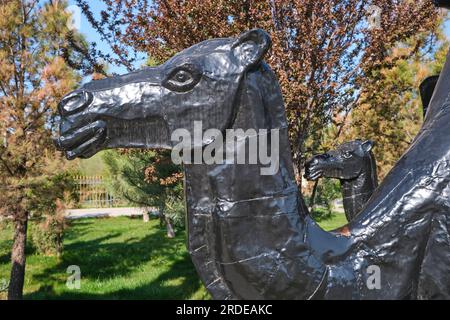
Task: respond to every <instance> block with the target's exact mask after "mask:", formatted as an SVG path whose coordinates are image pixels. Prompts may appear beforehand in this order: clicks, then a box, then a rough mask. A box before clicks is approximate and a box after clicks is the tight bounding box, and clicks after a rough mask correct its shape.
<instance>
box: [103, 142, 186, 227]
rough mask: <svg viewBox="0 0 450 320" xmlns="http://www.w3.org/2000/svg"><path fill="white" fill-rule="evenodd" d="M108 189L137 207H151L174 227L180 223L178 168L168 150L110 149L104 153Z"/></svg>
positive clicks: (180, 199) (180, 187)
mask: <svg viewBox="0 0 450 320" xmlns="http://www.w3.org/2000/svg"><path fill="white" fill-rule="evenodd" d="M103 160H104V162H105V165H106V168H107V176H106V183H107V187H108V188H109V189H110V192H111V193H113V194H115V195H117V196H119V197H121V198H123V199H126V200H127V201H129V202H130V203H131V204H133V205H137V206H141V207H149V208H150V207H154V208H157V209H158V210H159V211H160V213H162V214H164V215H165V216H166V217H169V218H170V219H171V221H172V222H174V223H176V225H177V226H180V227H182V226H183V224H184V210H183V208H184V203H183V184H182V181H181V177H182V174H181V167H180V166H177V165H174V164H173V163H172V161H171V160H170V152H169V151H152V150H149V151H142V150H129V151H126V152H123V151H117V150H110V151H107V152H105V153H104V155H103Z"/></svg>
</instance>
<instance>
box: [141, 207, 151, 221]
mask: <svg viewBox="0 0 450 320" xmlns="http://www.w3.org/2000/svg"><path fill="white" fill-rule="evenodd" d="M142 221H144V223H147V222H149V221H150V215H149V214H148V210H143V211H142Z"/></svg>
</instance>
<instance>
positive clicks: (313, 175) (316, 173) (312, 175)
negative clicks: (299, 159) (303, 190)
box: [304, 166, 323, 181]
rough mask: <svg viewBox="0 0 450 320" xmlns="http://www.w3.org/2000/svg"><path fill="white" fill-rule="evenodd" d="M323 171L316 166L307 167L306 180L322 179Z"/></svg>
mask: <svg viewBox="0 0 450 320" xmlns="http://www.w3.org/2000/svg"><path fill="white" fill-rule="evenodd" d="M322 175H323V171H322V170H321V169H319V168H317V167H314V166H306V168H305V175H304V177H305V179H306V180H312V181H314V180H317V179H319V178H320V177H322Z"/></svg>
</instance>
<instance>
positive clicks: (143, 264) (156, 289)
mask: <svg viewBox="0 0 450 320" xmlns="http://www.w3.org/2000/svg"><path fill="white" fill-rule="evenodd" d="M92 223H93V222H90V221H86V222H84V221H83V222H81V223H80V222H77V226H76V228H75V230H73V231H72V230H71V232H70V233H69V234H68V235H67V239H76V238H77V237H79V236H80V234H83V233H85V232H86V231H87V228H89V226H90V224H92ZM152 231H154V232H153V233H151V234H148V235H146V236H144V237H134V236H133V237H131V238H128V239H127V240H121V239H115V238H119V237H120V236H121V235H122V233H121V232H116V231H114V232H113V233H111V234H107V235H104V236H100V237H98V238H95V239H92V240H89V241H81V240H79V241H75V242H71V243H69V244H67V245H66V246H65V247H64V253H63V256H62V257H61V259H60V260H59V262H58V263H57V264H56V265H54V266H52V267H49V268H47V269H44V270H43V271H42V272H40V273H38V274H34V275H33V280H35V281H36V282H37V283H39V285H40V287H39V289H38V290H37V291H34V292H33V293H30V294H28V295H26V299H186V298H189V297H191V296H192V295H193V294H194V293H195V292H197V291H198V290H199V289H200V287H201V286H202V284H201V282H200V280H199V278H198V276H197V274H196V272H195V269H194V267H193V264H192V262H191V259H190V257H189V255H188V254H187V252H186V251H184V250H183V251H181V249H180V248H182V247H181V246H184V245H185V237H184V233H181V232H180V234H179V235H178V236H177V237H176V238H175V239H170V240H169V239H167V238H166V236H165V231H164V230H159V229H156V230H152ZM70 265H77V266H79V267H80V269H81V272H82V283H83V281H85V282H84V283H87V282H90V283H91V284H92V283H95V282H98V284H100V285H101V284H102V282H103V284H104V283H105V282H108V281H109V280H112V279H115V278H119V277H122V278H123V282H120V283H119V284H117V285H115V287H117V289H115V288H111V289H110V288H108V289H107V290H102V289H100V290H98V291H99V292H101V291H107V293H104V294H101V293H94V292H95V291H97V290H90V291H92V292H83V291H77V290H69V289H67V288H65V286H64V283H65V280H66V278H67V276H68V275H67V274H66V270H67V267H68V266H70ZM142 268H151V269H152V268H155V269H157V268H160V269H161V270H162V271H161V274H160V275H159V276H157V278H156V279H153V280H149V282H148V283H145V280H142V282H143V283H142V282H141V281H139V280H140V279H139V278H138V279H136V275H134V276H133V275H132V273H133V272H140V270H141V269H142ZM128 279H130V280H129V281H131V279H132V281H133V282H134V283H135V282H137V285H136V286H133V285H131V283H130V285H128V284H129V283H127V281H128ZM136 280H137V281H136ZM121 281H122V280H121ZM120 284H123V285H120ZM57 286H59V288H58V289H57V288H56V287H57ZM86 291H89V290H86Z"/></svg>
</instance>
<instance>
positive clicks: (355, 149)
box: [305, 139, 378, 221]
mask: <svg viewBox="0 0 450 320" xmlns="http://www.w3.org/2000/svg"><path fill="white" fill-rule="evenodd" d="M372 147H373V142H372V141H370V140H366V141H362V140H359V139H357V140H354V141H349V142H345V143H343V144H341V145H340V146H338V147H337V148H336V149H335V150H330V151H328V152H326V153H323V154H320V155H316V156H313V157H312V158H311V159H309V160H308V161H307V162H306V164H305V178H306V179H308V180H317V179H318V178H320V177H326V178H336V179H339V181H340V182H341V189H342V190H341V191H342V199H343V203H344V210H345V216H346V218H347V221H351V220H353V219H354V218H355V216H356V215H357V214H358V213H359V212H360V211H361V209H362V208H363V207H364V205H365V204H366V202H367V201H368V200H369V198H370V197H371V196H372V193H373V192H374V191H375V189H376V187H377V186H378V178H377V166H376V163H375V157H374V155H373V153H372Z"/></svg>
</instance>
